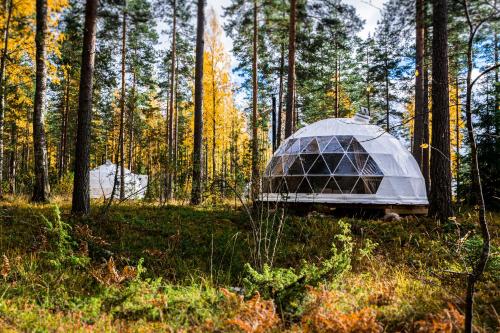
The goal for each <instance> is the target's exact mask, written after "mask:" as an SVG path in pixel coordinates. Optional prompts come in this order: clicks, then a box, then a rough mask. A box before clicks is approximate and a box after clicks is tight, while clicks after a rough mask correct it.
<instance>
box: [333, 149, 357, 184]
mask: <svg viewBox="0 0 500 333" xmlns="http://www.w3.org/2000/svg"><path fill="white" fill-rule="evenodd" d="M334 174H335V175H357V174H358V170H357V169H356V168H355V167H354V165H353V164H352V163H351V160H349V157H347V155H344V156H343V157H342V160H340V163H339V165H338V166H337V169H335V171H334ZM339 185H340V184H339Z"/></svg>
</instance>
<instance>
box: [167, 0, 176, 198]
mask: <svg viewBox="0 0 500 333" xmlns="http://www.w3.org/2000/svg"><path fill="white" fill-rule="evenodd" d="M172 17H173V22H172V59H171V61H172V63H171V65H170V100H169V107H168V113H169V117H168V159H167V195H166V197H167V198H166V199H167V201H168V200H170V199H172V181H173V177H172V174H173V168H172V163H173V141H174V133H173V131H174V108H175V90H176V87H175V83H176V77H177V76H176V71H175V69H176V51H177V0H173V4H172Z"/></svg>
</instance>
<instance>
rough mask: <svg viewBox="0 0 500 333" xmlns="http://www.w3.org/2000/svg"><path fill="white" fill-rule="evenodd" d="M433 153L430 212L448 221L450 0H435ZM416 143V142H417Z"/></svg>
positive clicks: (449, 208)
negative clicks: (448, 27)
mask: <svg viewBox="0 0 500 333" xmlns="http://www.w3.org/2000/svg"><path fill="white" fill-rule="evenodd" d="M432 4H433V16H432V23H433V27H434V30H433V35H432V74H433V80H432V149H433V151H432V154H431V193H430V207H429V213H430V215H431V216H435V217H437V218H439V219H440V220H441V221H446V220H447V219H448V217H450V216H452V215H453V211H452V207H451V166H450V108H449V90H448V30H447V22H448V2H447V0H433V2H432ZM414 147H415V145H414Z"/></svg>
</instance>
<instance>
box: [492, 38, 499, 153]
mask: <svg viewBox="0 0 500 333" xmlns="http://www.w3.org/2000/svg"><path fill="white" fill-rule="evenodd" d="M494 34H495V36H494V39H493V40H494V43H495V46H494V48H495V50H494V58H495V65H498V64H499V61H500V60H499V50H498V48H499V45H498V43H499V40H498V39H499V38H498V31H497V29H495V31H494ZM499 76H500V68H498V67H497V68H496V69H495V134H496V135H497V140H496V151H497V154H500V140H499V139H498V136H500V80H499Z"/></svg>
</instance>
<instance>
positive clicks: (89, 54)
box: [71, 0, 99, 214]
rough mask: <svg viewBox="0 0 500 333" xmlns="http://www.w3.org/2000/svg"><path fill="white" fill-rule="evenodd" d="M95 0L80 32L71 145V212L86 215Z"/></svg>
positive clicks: (88, 9)
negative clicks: (78, 82)
mask: <svg viewBox="0 0 500 333" xmlns="http://www.w3.org/2000/svg"><path fill="white" fill-rule="evenodd" d="M98 5H99V0H87V4H86V6H85V26H84V33H83V50H82V65H81V74H80V94H79V97H78V127H77V132H76V144H75V178H74V187H73V202H72V208H71V210H72V212H73V213H77V214H88V213H89V212H90V193H89V190H90V189H89V187H90V184H89V182H90V170H89V169H90V168H89V156H90V141H91V136H90V134H91V133H90V131H91V127H92V126H91V125H92V124H91V122H92V92H93V77H94V58H95V43H96V22H97V6H98Z"/></svg>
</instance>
